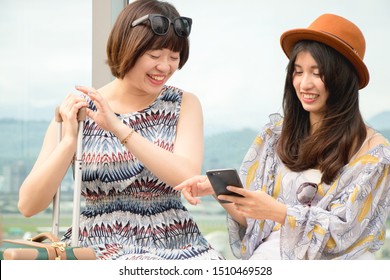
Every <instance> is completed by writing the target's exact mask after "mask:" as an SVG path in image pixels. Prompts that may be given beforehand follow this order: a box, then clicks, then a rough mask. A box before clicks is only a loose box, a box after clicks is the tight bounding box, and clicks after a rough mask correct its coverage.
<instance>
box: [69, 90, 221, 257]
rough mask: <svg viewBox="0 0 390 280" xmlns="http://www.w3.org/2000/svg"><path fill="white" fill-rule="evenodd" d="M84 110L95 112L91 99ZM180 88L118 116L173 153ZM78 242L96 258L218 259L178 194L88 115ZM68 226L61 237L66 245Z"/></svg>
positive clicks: (164, 91) (166, 91) (168, 91)
mask: <svg viewBox="0 0 390 280" xmlns="http://www.w3.org/2000/svg"><path fill="white" fill-rule="evenodd" d="M88 101H89V102H90V108H91V109H92V110H96V108H95V106H94V104H93V103H92V102H91V100H88ZM181 101H182V91H181V90H179V89H177V88H174V87H168V86H166V87H164V88H163V90H162V92H161V93H160V95H159V97H158V98H157V99H156V100H155V101H154V102H153V104H152V105H150V106H149V107H148V108H146V109H144V110H142V111H139V112H136V113H130V114H125V115H118V118H120V119H121V120H122V121H123V122H124V123H125V124H127V125H129V126H131V127H132V128H133V129H134V130H135V131H137V132H138V133H139V134H141V135H142V136H143V137H145V138H147V139H148V140H150V141H151V142H153V143H155V144H156V145H158V146H160V147H163V148H164V149H166V150H169V151H173V147H174V141H175V137H176V126H177V123H178V119H179V114H180V107H181ZM83 162H84V166H83V172H82V174H83V175H82V178H83V180H82V181H83V182H82V196H83V197H84V198H85V200H86V201H85V210H83V211H82V213H81V217H80V237H79V243H80V246H85V247H87V246H88V247H92V248H94V250H95V251H96V255H97V258H98V259H154V260H163V259H169V260H172V259H222V258H223V257H222V256H221V255H220V254H219V253H218V252H217V251H215V250H214V249H213V248H211V246H210V245H209V243H208V242H207V241H206V239H205V238H204V237H203V236H202V234H201V233H200V231H199V229H198V226H197V225H196V223H195V222H194V220H193V219H192V217H191V216H190V215H189V213H188V211H187V209H186V208H185V207H184V206H183V204H182V201H181V194H180V192H177V191H175V190H173V189H172V187H171V186H169V185H167V184H165V183H164V182H163V181H161V180H159V179H158V178H157V177H156V176H155V175H154V174H152V173H151V172H150V171H149V170H148V169H147V168H145V166H144V165H143V164H142V162H140V161H139V160H138V159H137V158H135V157H134V156H133V155H132V154H131V152H129V151H128V150H127V149H126V148H125V147H123V146H122V145H121V143H120V141H119V140H118V138H117V137H115V136H114V135H113V134H112V133H110V132H107V131H105V130H102V129H101V128H100V127H99V126H98V125H97V124H96V123H95V122H94V121H93V120H92V119H89V118H88V119H87V120H86V121H85V127H84V138H83ZM71 234H72V232H71V229H69V230H68V231H67V232H66V233H65V235H64V238H63V240H64V241H66V242H67V243H70V240H71Z"/></svg>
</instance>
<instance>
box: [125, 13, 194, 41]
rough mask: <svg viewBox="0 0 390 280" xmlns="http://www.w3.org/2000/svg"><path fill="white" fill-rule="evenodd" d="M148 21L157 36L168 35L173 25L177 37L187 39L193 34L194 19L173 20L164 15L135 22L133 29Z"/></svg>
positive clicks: (151, 15) (141, 18)
mask: <svg viewBox="0 0 390 280" xmlns="http://www.w3.org/2000/svg"><path fill="white" fill-rule="evenodd" d="M147 20H149V22H150V26H151V28H152V30H153V32H154V34H156V35H165V34H167V32H168V30H169V27H170V26H171V24H172V25H173V29H174V30H175V33H176V35H177V36H179V37H184V38H185V37H188V36H189V35H190V33H191V25H192V19H190V18H188V17H177V18H174V19H172V20H171V19H169V18H168V17H166V16H163V15H158V14H148V15H145V16H143V17H140V18H139V19H136V20H135V21H133V23H132V24H131V27H135V26H137V25H139V24H141V23H144V22H145V21H147Z"/></svg>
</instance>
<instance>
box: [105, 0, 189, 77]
mask: <svg viewBox="0 0 390 280" xmlns="http://www.w3.org/2000/svg"><path fill="white" fill-rule="evenodd" d="M147 14H161V15H164V16H166V17H168V18H171V19H173V18H175V17H179V16H180V15H179V12H178V11H177V10H176V8H175V7H174V6H173V5H172V4H170V3H167V2H162V1H157V0H136V1H134V2H132V3H131V4H129V5H127V6H126V7H125V8H124V9H123V10H122V12H121V13H120V14H119V16H118V18H117V20H116V22H115V24H114V26H113V28H112V30H111V33H110V36H109V38H108V42H107V64H108V65H109V67H110V70H111V73H112V75H113V76H115V77H116V78H120V79H122V78H123V77H124V76H125V75H126V74H127V72H129V71H130V70H131V69H132V68H133V67H134V65H135V63H136V61H137V60H138V58H140V57H141V56H142V55H143V54H145V52H147V51H149V50H159V49H163V48H167V49H170V50H172V51H174V52H179V53H180V62H179V69H181V68H182V67H183V66H184V64H185V63H186V62H187V60H188V56H189V39H188V37H186V38H183V37H179V36H177V35H176V33H175V32H174V30H173V28H169V30H168V33H167V34H166V35H162V36H160V35H155V34H154V33H153V31H152V29H151V28H150V25H149V23H146V22H145V24H141V25H137V26H136V27H132V26H131V24H132V22H133V21H134V20H136V19H138V18H140V17H142V16H144V15H147Z"/></svg>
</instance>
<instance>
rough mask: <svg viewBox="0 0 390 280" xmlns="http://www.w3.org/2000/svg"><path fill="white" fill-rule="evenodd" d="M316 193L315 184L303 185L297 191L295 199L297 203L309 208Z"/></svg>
mask: <svg viewBox="0 0 390 280" xmlns="http://www.w3.org/2000/svg"><path fill="white" fill-rule="evenodd" d="M317 191H318V185H317V184H315V183H310V182H307V183H303V184H302V185H300V186H299V188H298V190H297V199H298V201H299V203H301V204H303V205H308V206H310V205H311V203H312V201H313V199H314V198H315V196H316V194H317Z"/></svg>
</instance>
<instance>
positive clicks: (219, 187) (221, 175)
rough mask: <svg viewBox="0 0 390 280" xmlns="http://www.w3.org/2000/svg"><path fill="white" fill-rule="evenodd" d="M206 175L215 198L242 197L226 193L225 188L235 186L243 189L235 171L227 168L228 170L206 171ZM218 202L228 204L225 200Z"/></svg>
mask: <svg viewBox="0 0 390 280" xmlns="http://www.w3.org/2000/svg"><path fill="white" fill-rule="evenodd" d="M206 175H207V178H208V179H209V181H210V183H211V186H212V187H213V189H214V192H215V194H216V195H217V196H218V195H220V194H224V195H234V196H239V197H242V195H239V194H237V193H234V192H231V191H228V190H227V189H226V187H227V186H235V187H240V188H243V185H242V183H241V180H240V176H239V175H238V173H237V170H236V169H234V168H228V169H215V170H208V171H206ZM218 201H219V202H221V203H229V201H226V200H220V199H218Z"/></svg>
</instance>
